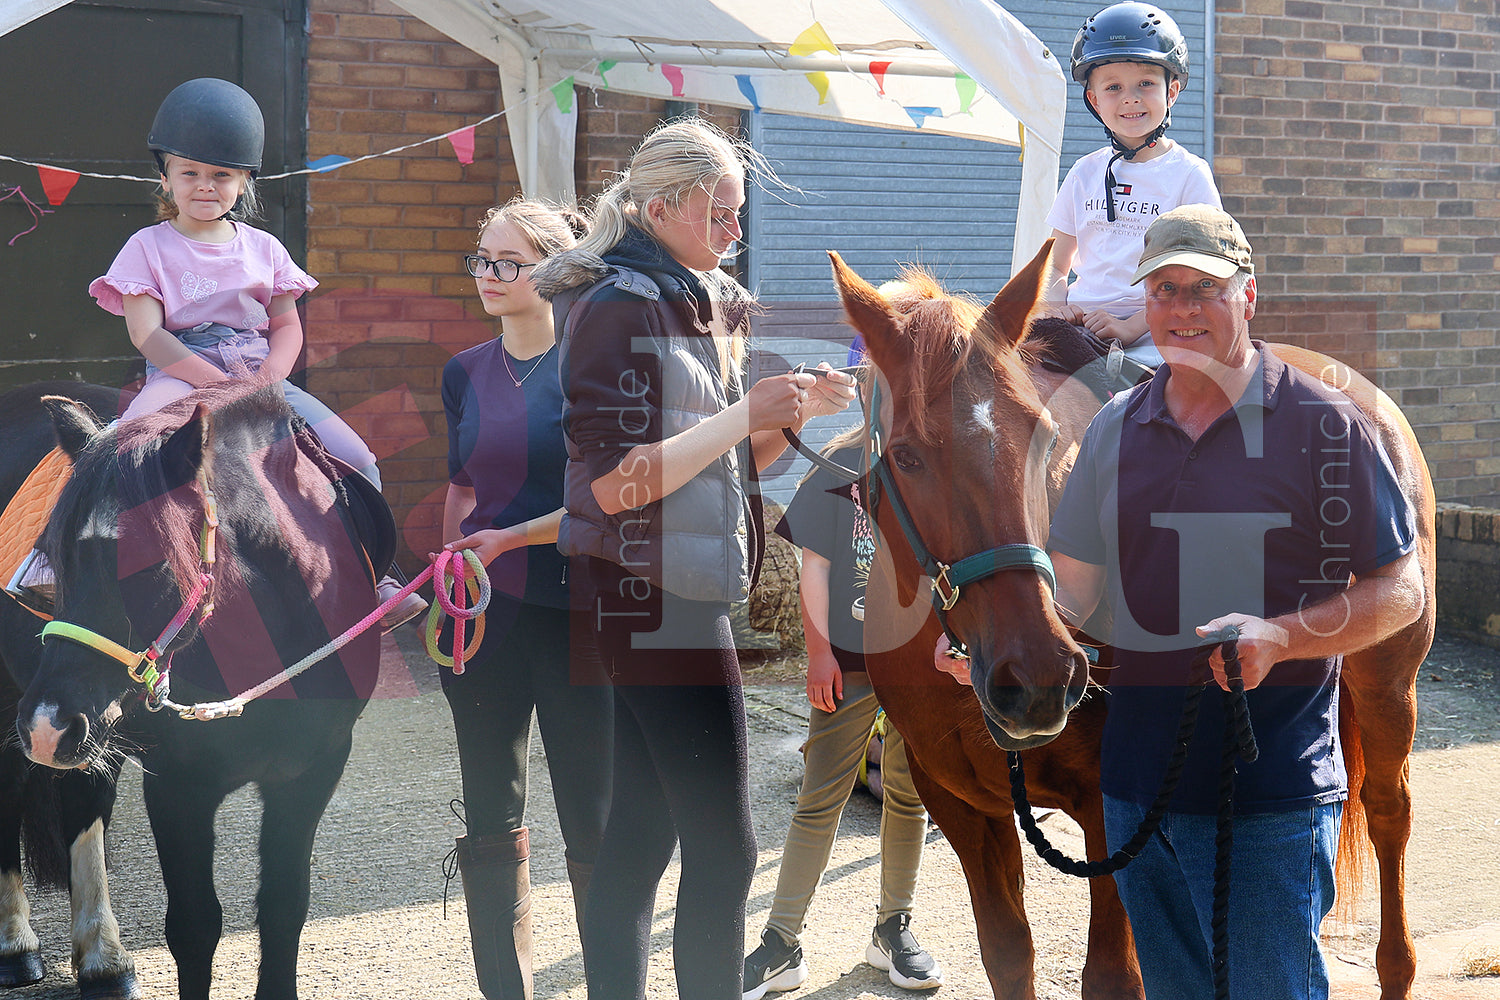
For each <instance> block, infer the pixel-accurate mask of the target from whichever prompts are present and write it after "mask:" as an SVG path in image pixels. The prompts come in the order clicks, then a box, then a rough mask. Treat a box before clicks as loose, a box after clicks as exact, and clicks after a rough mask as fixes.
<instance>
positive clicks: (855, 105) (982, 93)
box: [0, 0, 1067, 267]
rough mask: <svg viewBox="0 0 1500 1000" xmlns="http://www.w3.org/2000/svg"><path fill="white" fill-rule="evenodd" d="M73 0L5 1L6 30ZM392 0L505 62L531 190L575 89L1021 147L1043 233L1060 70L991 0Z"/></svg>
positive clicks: (1062, 95) (504, 84) (549, 172)
mask: <svg viewBox="0 0 1500 1000" xmlns="http://www.w3.org/2000/svg"><path fill="white" fill-rule="evenodd" d="M67 2H68V0H10V2H8V3H4V4H0V34H4V33H5V32H8V31H10V30H11V29H13V28H16V27H19V26H20V25H22V24H25V23H27V22H28V21H30V20H32V19H33V18H36V17H40V16H41V15H42V14H45V13H47V12H48V11H50V10H53V9H55V8H57V7H61V6H63V5H64V4H65V3H67ZM396 2H397V3H398V4H399V5H400V6H401V7H402V8H404V9H406V10H407V11H409V12H411V13H412V14H413V15H415V16H417V17H419V18H421V19H422V20H423V21H425V22H426V23H428V24H430V25H432V26H433V27H435V28H437V29H438V30H439V31H442V32H444V33H445V34H447V35H448V36H449V37H451V38H453V39H454V40H455V41H457V42H459V43H461V44H463V45H465V46H467V47H468V48H469V49H471V50H473V51H474V52H476V53H478V54H479V55H482V56H484V57H485V58H487V59H490V60H492V61H493V62H495V64H496V65H497V66H498V67H499V70H500V83H501V92H502V98H503V100H504V102H505V104H506V105H507V108H508V110H509V113H508V116H507V117H508V123H509V131H510V136H511V142H512V145H513V147H514V150H515V155H516V162H517V165H518V168H519V173H520V178H521V185H522V189H523V190H524V191H525V192H526V193H527V194H528V195H532V196H540V197H549V198H552V199H554V200H560V201H565V202H571V201H572V200H573V199H574V191H573V156H574V136H575V135H576V132H577V109H576V107H575V106H574V100H573V86H574V85H575V84H579V85H583V86H587V87H593V88H606V89H611V90H617V91H621V92H623V93H629V94H636V95H641V96H646V97H656V98H668V99H677V100H684V101H698V102H703V103H711V104H720V105H728V106H731V107H741V108H754V109H755V110H757V111H768V112H779V113H784V114H793V115H807V116H813V117H821V118H834V119H841V120H845V121H852V122H858V123H862V124H868V125H875V126H883V127H887V128H899V129H907V130H913V131H917V132H937V133H942V134H946V135H956V136H962V137H966V138H974V139H982V140H987V141H992V142H1001V143H1008V144H1010V145H1014V146H1018V147H1020V148H1021V150H1022V156H1023V162H1022V178H1021V186H1022V190H1021V192H1020V202H1019V204H1020V208H1019V211H1018V215H1017V218H1016V232H1015V249H1014V253H1013V260H1012V266H1013V267H1019V266H1020V265H1021V264H1023V263H1024V262H1025V261H1027V260H1029V259H1030V258H1031V256H1032V255H1033V254H1034V253H1035V252H1036V250H1037V248H1038V247H1040V246H1041V244H1042V242H1043V240H1044V239H1045V238H1046V237H1047V235H1048V229H1047V226H1046V223H1045V218H1046V214H1047V211H1048V209H1049V208H1050V207H1051V204H1052V199H1053V197H1054V196H1055V194H1056V192H1057V174H1058V165H1059V161H1060V158H1061V153H1060V150H1061V148H1062V129H1063V115H1064V111H1065V109H1066V105H1067V80H1066V78H1065V77H1064V76H1063V73H1062V69H1061V67H1060V66H1059V65H1058V62H1057V60H1056V59H1055V58H1054V57H1053V56H1052V54H1051V53H1050V52H1049V51H1048V50H1047V48H1046V46H1044V45H1043V44H1042V43H1041V41H1040V40H1038V39H1037V37H1036V36H1035V35H1033V34H1032V33H1031V32H1030V31H1029V30H1028V29H1027V28H1026V27H1025V25H1023V24H1021V22H1020V21H1018V20H1016V19H1015V18H1014V17H1012V16H1011V15H1010V14H1009V13H1008V12H1006V11H1005V10H1004V9H1003V8H1002V7H1000V6H999V5H998V4H997V3H995V2H994V0H642V2H636V3H630V2H621V0H396ZM830 155H837V153H836V152H830Z"/></svg>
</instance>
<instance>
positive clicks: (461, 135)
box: [448, 125, 474, 163]
mask: <svg viewBox="0 0 1500 1000" xmlns="http://www.w3.org/2000/svg"><path fill="white" fill-rule="evenodd" d="M448 141H449V142H451V143H452V144H453V155H454V156H456V157H458V162H459V163H473V162H474V126H473V125H470V126H469V127H468V128H461V129H459V130H458V131H456V132H449V133H448Z"/></svg>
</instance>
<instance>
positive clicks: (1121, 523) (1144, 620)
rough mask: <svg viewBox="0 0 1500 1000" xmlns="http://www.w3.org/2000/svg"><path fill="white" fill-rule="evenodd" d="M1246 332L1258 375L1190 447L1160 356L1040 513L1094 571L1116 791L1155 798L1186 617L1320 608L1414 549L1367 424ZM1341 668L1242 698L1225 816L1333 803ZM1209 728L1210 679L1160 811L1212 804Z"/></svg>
mask: <svg viewBox="0 0 1500 1000" xmlns="http://www.w3.org/2000/svg"><path fill="white" fill-rule="evenodd" d="M1252 343H1253V345H1254V347H1255V349H1256V351H1257V352H1258V356H1259V368H1258V371H1257V374H1256V376H1255V377H1254V378H1252V379H1251V381H1250V385H1249V387H1248V388H1247V389H1246V391H1245V393H1244V395H1243V396H1242V397H1241V399H1240V401H1239V402H1238V403H1237V404H1236V406H1235V408H1234V409H1233V410H1231V411H1230V412H1228V413H1225V414H1224V415H1222V416H1221V417H1220V418H1219V419H1218V420H1217V421H1215V422H1214V424H1213V425H1212V426H1210V427H1209V428H1208V430H1207V431H1205V432H1204V434H1203V436H1202V437H1201V438H1199V440H1197V441H1192V440H1190V439H1189V438H1188V435H1187V434H1186V433H1185V432H1184V431H1183V430H1182V429H1181V428H1180V427H1178V426H1177V424H1176V422H1175V421H1174V420H1173V419H1172V417H1171V415H1170V414H1169V413H1168V411H1167V408H1166V403H1165V399H1164V395H1163V393H1164V390H1165V386H1166V384H1167V381H1168V379H1170V378H1171V369H1170V367H1169V366H1164V367H1163V368H1161V369H1160V370H1159V371H1158V372H1157V374H1156V375H1155V377H1153V378H1152V379H1151V381H1150V382H1148V383H1147V384H1146V385H1144V386H1141V387H1139V388H1137V389H1136V390H1134V391H1133V392H1131V393H1129V394H1128V395H1122V396H1117V397H1116V398H1115V399H1113V400H1111V401H1110V403H1109V404H1108V405H1107V406H1106V407H1105V408H1104V409H1103V410H1101V411H1100V413H1099V415H1098V416H1096V417H1095V418H1094V421H1093V423H1091V424H1090V425H1089V429H1088V432H1087V434H1086V435H1085V437H1084V440H1083V444H1082V447H1081V449H1080V452H1079V456H1078V460H1077V463H1076V464H1075V466H1074V469H1073V473H1072V476H1071V477H1070V479H1069V481H1068V485H1067V489H1066V490H1065V491H1064V493H1063V497H1062V500H1061V502H1060V503H1059V505H1058V509H1057V511H1056V513H1055V515H1054V517H1053V521H1052V534H1051V538H1050V541H1049V546H1050V547H1051V548H1052V549H1053V550H1054V551H1057V552H1061V553H1062V554H1064V555H1067V556H1071V557H1072V558H1074V559H1078V560H1080V561H1082V562H1085V563H1090V564H1093V565H1096V566H1104V567H1105V568H1106V571H1105V584H1104V593H1103V603H1104V606H1105V607H1107V609H1108V610H1109V611H1110V612H1111V613H1112V614H1113V618H1114V624H1113V629H1112V632H1111V633H1110V635H1109V636H1107V638H1108V639H1109V641H1110V642H1111V643H1112V644H1113V645H1115V646H1116V648H1117V650H1118V655H1117V658H1116V662H1117V664H1118V665H1117V666H1116V668H1115V670H1114V672H1113V674H1112V675H1111V677H1110V682H1109V696H1108V697H1109V719H1108V722H1107V723H1106V725H1105V731H1104V748H1103V769H1102V772H1101V785H1102V787H1103V789H1104V792H1105V794H1107V795H1111V796H1114V797H1116V798H1122V799H1129V800H1132V801H1136V802H1140V803H1145V804H1149V803H1150V802H1151V800H1152V799H1153V798H1154V797H1155V795H1156V792H1157V789H1158V787H1159V786H1160V784H1161V778H1162V775H1163V773H1164V772H1165V770H1166V766H1167V761H1168V758H1169V757H1170V755H1171V750H1172V744H1173V738H1174V736H1175V734H1176V731H1177V724H1178V719H1179V718H1180V716H1181V713H1182V702H1183V692H1184V687H1183V685H1184V683H1185V680H1186V678H1187V676H1188V670H1189V663H1190V661H1191V660H1192V656H1193V653H1194V649H1195V647H1196V645H1197V642H1198V639H1197V637H1196V635H1195V634H1194V633H1193V628H1194V627H1195V626H1197V625H1202V624H1204V623H1206V622H1208V621H1210V620H1212V619H1213V618H1216V617H1218V616H1220V615H1224V614H1229V613H1231V612H1240V613H1243V614H1249V615H1255V616H1257V617H1263V618H1272V617H1275V616H1277V615H1281V614H1286V613H1289V612H1293V611H1295V610H1296V609H1297V608H1298V607H1306V606H1310V605H1313V604H1317V603H1319V602H1321V601H1324V600H1327V599H1329V598H1332V597H1335V596H1336V595H1338V594H1339V593H1341V592H1342V591H1344V590H1345V589H1346V588H1347V585H1348V576H1349V574H1351V573H1353V574H1355V575H1359V574H1363V573H1368V572H1369V571H1370V570H1372V569H1375V568H1377V567H1379V566H1384V565H1387V564H1389V563H1391V562H1394V561H1395V560H1396V559H1398V558H1400V557H1401V556H1402V555H1404V554H1405V553H1407V552H1409V551H1411V549H1412V547H1413V545H1414V544H1415V538H1416V531H1415V516H1414V514H1413V512H1412V510H1411V507H1410V505H1409V504H1408V503H1407V502H1406V499H1405V497H1404V496H1403V495H1402V494H1401V491H1400V488H1399V485H1398V483H1397V480H1396V476H1395V472H1394V471H1393V469H1392V468H1391V464H1390V460H1389V458H1387V456H1386V454H1385V451H1384V449H1383V448H1382V446H1381V445H1380V443H1379V440H1378V438H1377V437H1376V433H1375V430H1374V428H1373V427H1372V426H1371V425H1370V423H1369V421H1368V420H1367V419H1366V418H1365V417H1364V415H1363V414H1361V413H1360V412H1359V410H1358V408H1357V407H1356V406H1355V405H1354V403H1353V402H1352V401H1351V400H1350V399H1349V398H1348V397H1346V396H1344V395H1343V394H1342V393H1339V392H1337V391H1336V390H1333V389H1330V388H1329V387H1327V386H1325V385H1324V384H1323V383H1322V382H1321V381H1319V380H1318V379H1316V378H1314V377H1313V376H1310V375H1307V374H1305V373H1303V372H1301V371H1299V370H1298V369H1295V368H1291V367H1288V366H1287V365H1285V364H1284V363H1283V362H1282V361H1281V360H1280V359H1278V358H1277V357H1276V356H1275V355H1274V354H1272V353H1271V352H1270V351H1268V350H1267V349H1266V348H1265V345H1264V344H1261V343H1260V342H1258V341H1256V342H1252ZM1115 567H1118V571H1117V572H1116V571H1115V569H1114V568H1115ZM1101 638H1106V637H1101ZM1341 662H1342V658H1341V657H1331V658H1329V659H1327V660H1297V661H1288V662H1284V663H1279V664H1277V665H1276V666H1275V668H1273V669H1272V671H1271V673H1270V675H1269V676H1268V677H1267V678H1266V680H1265V681H1263V682H1262V683H1261V685H1260V686H1259V687H1258V688H1256V689H1255V690H1253V691H1251V692H1249V694H1248V703H1249V706H1250V717H1251V722H1252V725H1253V726H1254V728H1255V734H1256V739H1257V741H1258V742H1259V745H1260V758H1259V760H1257V761H1256V762H1255V763H1254V764H1245V763H1243V762H1242V763H1241V764H1240V765H1239V771H1238V774H1239V777H1238V780H1237V784H1236V790H1235V808H1236V811H1237V812H1275V811H1281V810H1287V809H1297V808H1306V807H1309V806H1312V805H1317V804H1322V803H1327V802H1335V801H1340V800H1342V799H1344V798H1346V797H1347V794H1348V782H1347V776H1346V775H1345V773H1344V764H1343V755H1342V752H1341V750H1340V748H1339V746H1338V725H1337V719H1338V671H1339V665H1340V663H1341ZM1222 733H1223V700H1222V692H1221V691H1220V689H1219V688H1218V686H1217V685H1212V684H1211V685H1210V686H1209V687H1208V689H1207V691H1206V692H1205V694H1204V698H1203V701H1202V709H1201V712H1200V715H1199V721H1198V729H1197V735H1196V736H1195V737H1194V740H1193V743H1192V745H1191V748H1190V752H1189V758H1188V765H1187V768H1186V770H1185V772H1184V775H1183V781H1182V784H1181V785H1180V786H1179V788H1178V791H1177V794H1176V796H1175V797H1174V798H1173V800H1172V806H1171V808H1172V809H1173V810H1174V811H1177V812H1192V813H1212V812H1214V811H1215V810H1216V809H1217V802H1218V774H1217V772H1218V767H1219V757H1220V745H1221V740H1222Z"/></svg>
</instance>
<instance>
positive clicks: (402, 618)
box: [375, 576, 427, 633]
mask: <svg viewBox="0 0 1500 1000" xmlns="http://www.w3.org/2000/svg"><path fill="white" fill-rule="evenodd" d="M401 589H402V585H401V582H400V581H399V580H397V579H396V578H395V577H392V576H383V577H381V578H380V582H379V583H377V584H376V585H375V598H376V599H377V600H378V601H379V602H380V603H381V604H384V603H385V602H386V601H389V600H390V599H391V598H393V597H395V596H396V595H397V594H399V593H400V592H401ZM426 610H427V602H426V601H425V600H423V599H422V598H421V597H419V596H418V595H417V594H416V593H410V594H407V595H406V596H405V597H403V598H402V599H401V600H400V602H399V603H397V604H396V605H395V606H393V607H392V608H391V609H390V610H388V611H387V612H386V613H385V614H384V615H381V617H380V631H381V632H382V633H385V632H389V631H391V630H392V629H395V628H400V627H401V626H402V625H405V624H406V623H407V622H409V621H411V620H412V619H413V618H415V617H417V615H420V614H421V613H422V612H424V611H426Z"/></svg>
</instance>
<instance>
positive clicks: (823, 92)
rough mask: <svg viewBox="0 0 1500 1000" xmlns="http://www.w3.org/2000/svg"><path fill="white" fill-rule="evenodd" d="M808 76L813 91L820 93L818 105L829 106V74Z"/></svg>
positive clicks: (811, 74) (810, 74) (809, 74)
mask: <svg viewBox="0 0 1500 1000" xmlns="http://www.w3.org/2000/svg"><path fill="white" fill-rule="evenodd" d="M806 76H807V82H808V83H810V84H812V85H813V89H814V90H816V91H817V92H818V103H819V104H827V103H828V74H827V73H808V74H806Z"/></svg>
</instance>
